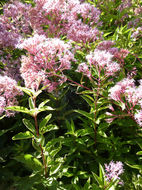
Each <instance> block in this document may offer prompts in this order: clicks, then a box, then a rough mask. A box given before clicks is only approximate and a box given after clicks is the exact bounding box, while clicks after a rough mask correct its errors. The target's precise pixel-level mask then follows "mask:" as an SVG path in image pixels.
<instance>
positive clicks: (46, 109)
mask: <svg viewBox="0 0 142 190" xmlns="http://www.w3.org/2000/svg"><path fill="white" fill-rule="evenodd" d="M52 110H54V109H53V108H51V107H50V106H44V107H41V108H38V113H39V112H42V111H52Z"/></svg>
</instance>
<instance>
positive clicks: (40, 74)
mask: <svg viewBox="0 0 142 190" xmlns="http://www.w3.org/2000/svg"><path fill="white" fill-rule="evenodd" d="M20 47H21V48H24V49H26V50H27V51H28V57H27V56H23V57H22V66H21V69H20V72H21V76H22V77H23V79H24V81H25V85H26V86H27V87H28V88H34V89H38V87H39V85H40V84H45V82H44V81H45V80H46V81H48V82H49V81H50V80H52V78H54V80H57V78H58V77H57V73H59V75H60V76H63V71H64V70H67V69H70V67H71V61H74V55H73V53H72V52H71V45H70V43H65V42H64V41H62V40H60V39H58V38H46V37H45V36H43V35H38V34H35V35H34V36H33V37H31V38H30V39H29V41H28V39H26V40H25V41H23V43H22V44H21V45H20ZM49 78H50V80H49ZM61 78H62V77H61ZM61 78H59V81H58V80H57V81H54V82H55V83H58V82H59V83H60V82H61ZM64 79H65V78H64ZM62 81H63V80H62ZM50 82H53V81H50ZM50 82H49V83H50ZM52 84H53V83H52ZM46 85H47V84H46ZM49 86H50V85H49ZM52 86H53V85H52ZM55 86H56V87H57V85H54V87H55ZM50 89H54V88H51V87H50ZM50 91H51V90H50Z"/></svg>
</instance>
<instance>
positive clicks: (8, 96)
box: [0, 75, 22, 117]
mask: <svg viewBox="0 0 142 190" xmlns="http://www.w3.org/2000/svg"><path fill="white" fill-rule="evenodd" d="M16 86H17V82H16V81H15V80H13V79H12V78H10V77H7V76H1V75H0V115H1V114H3V112H5V113H6V116H7V117H9V116H12V115H14V113H13V112H11V111H9V110H5V109H4V108H5V107H8V106H14V105H17V104H18V102H17V99H16V97H17V96H19V95H22V92H21V91H20V90H19V89H18V88H17V87H16Z"/></svg>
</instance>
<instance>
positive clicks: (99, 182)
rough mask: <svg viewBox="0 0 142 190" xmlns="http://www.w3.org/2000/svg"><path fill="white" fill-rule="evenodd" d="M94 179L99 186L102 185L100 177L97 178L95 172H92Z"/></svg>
mask: <svg viewBox="0 0 142 190" xmlns="http://www.w3.org/2000/svg"><path fill="white" fill-rule="evenodd" d="M92 174H93V177H94V179H95V180H96V181H97V183H98V184H99V185H102V181H101V179H100V177H99V176H97V175H96V174H95V173H94V172H92Z"/></svg>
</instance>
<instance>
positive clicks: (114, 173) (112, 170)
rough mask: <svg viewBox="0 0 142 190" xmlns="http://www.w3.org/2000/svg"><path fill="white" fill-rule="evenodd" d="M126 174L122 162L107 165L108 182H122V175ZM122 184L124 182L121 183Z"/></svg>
mask: <svg viewBox="0 0 142 190" xmlns="http://www.w3.org/2000/svg"><path fill="white" fill-rule="evenodd" d="M122 173H124V169H123V164H122V162H120V161H117V162H116V163H115V162H113V161H111V162H110V163H109V164H108V165H107V164H105V176H106V180H107V181H109V182H110V181H111V180H120V177H119V176H120V175H121V174H122ZM121 183H122V182H121Z"/></svg>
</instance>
